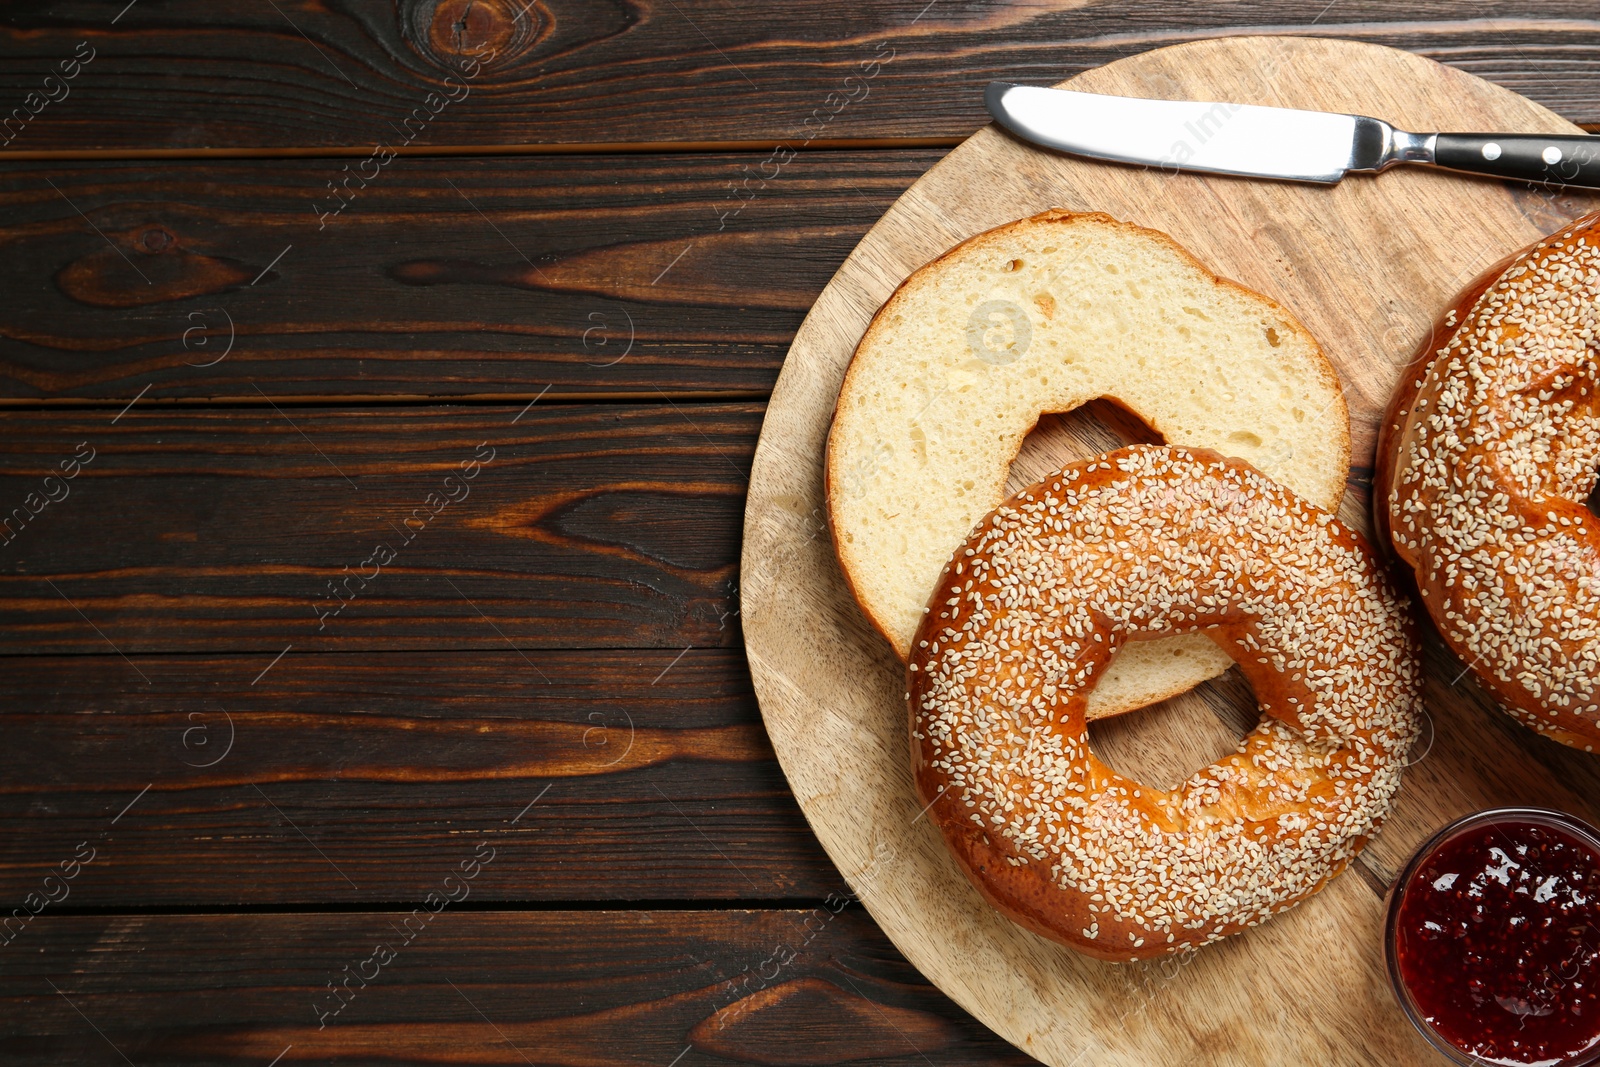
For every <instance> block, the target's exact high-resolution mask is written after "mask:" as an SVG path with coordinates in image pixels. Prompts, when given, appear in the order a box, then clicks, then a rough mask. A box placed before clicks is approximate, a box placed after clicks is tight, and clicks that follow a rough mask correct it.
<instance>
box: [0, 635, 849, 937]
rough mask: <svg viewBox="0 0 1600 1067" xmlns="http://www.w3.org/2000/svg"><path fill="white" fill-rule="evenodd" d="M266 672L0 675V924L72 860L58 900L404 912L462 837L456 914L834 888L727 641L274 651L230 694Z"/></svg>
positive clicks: (249, 661) (95, 667) (448, 862)
mask: <svg viewBox="0 0 1600 1067" xmlns="http://www.w3.org/2000/svg"><path fill="white" fill-rule="evenodd" d="M268 659H269V657H246V656H215V657H212V656H205V657H201V656H173V657H154V656H140V657H134V658H133V659H132V660H131V664H132V666H135V667H137V669H138V671H139V672H140V673H141V674H142V675H143V676H144V677H145V678H148V680H149V684H148V685H147V684H144V683H143V682H141V681H140V679H139V678H138V677H136V676H134V675H133V674H132V672H131V670H130V665H129V664H125V663H124V662H123V661H122V660H120V659H118V658H117V657H116V656H88V657H71V658H58V657H20V658H12V659H8V660H6V661H5V668H4V669H5V676H6V686H7V699H6V701H5V703H4V710H3V711H0V733H3V735H4V736H5V737H6V738H7V741H6V744H5V745H4V746H0V903H3V904H4V907H3V908H0V917H3V916H4V915H7V914H10V913H11V910H12V909H13V908H16V907H19V906H22V904H23V901H24V899H25V898H26V896H27V894H28V893H31V892H35V891H39V890H40V889H41V886H42V885H43V880H44V879H45V878H46V877H47V876H49V875H50V874H51V872H52V871H55V870H57V868H58V866H59V864H60V863H61V861H62V860H66V859H68V858H70V857H72V856H73V855H74V853H75V852H77V851H78V849H79V846H80V844H81V843H87V844H86V845H85V849H86V850H93V853H94V858H93V861H92V862H90V863H89V864H88V865H87V866H84V867H83V868H82V871H81V873H80V874H79V875H78V876H77V877H76V878H74V879H72V880H71V883H70V885H69V886H68V888H67V892H68V894H69V895H68V896H67V897H65V898H64V899H62V900H61V901H60V903H61V904H63V905H66V906H68V907H119V908H128V907H146V906H152V905H160V906H177V905H190V906H194V905H206V906H215V905H238V904H243V905H264V904H314V903H317V902H342V903H356V902H360V903H367V904H373V903H388V902H393V901H403V900H420V899H421V898H422V897H423V896H424V894H426V893H427V891H428V890H429V889H431V888H433V887H434V885H435V883H436V882H437V880H438V877H439V875H440V872H442V871H447V870H448V869H449V868H450V867H452V866H453V865H454V864H455V863H456V860H457V858H458V857H459V855H460V854H462V853H463V850H464V849H466V848H468V847H470V845H464V844H463V842H472V841H477V840H483V841H486V842H488V843H489V844H490V845H492V846H493V847H494V848H495V849H496V850H497V856H498V858H497V859H496V860H495V863H494V866H493V870H492V874H491V875H490V876H486V877H484V878H482V879H479V880H478V881H477V882H476V883H475V884H474V888H473V899H474V900H486V901H502V902H504V901H563V900H566V901H577V900H601V901H606V900H611V901H616V900H688V899H696V898H700V899H708V900H709V899H714V900H738V899H744V900H751V899H757V900H778V899H796V898H801V899H816V898H818V897H821V896H823V895H825V894H827V893H828V892H831V891H833V890H836V889H842V887H843V886H844V882H843V880H842V879H841V878H840V876H839V875H838V873H837V872H836V871H835V870H834V869H833V866H832V865H831V864H830V863H829V861H828V859H827V857H826V856H825V855H824V854H823V853H822V850H821V848H820V847H819V846H818V845H817V843H816V839H815V838H814V837H813V836H812V835H811V831H810V830H809V829H808V828H807V826H806V823H805V820H804V818H803V817H802V816H801V814H800V811H799V809H798V808H797V807H796V805H795V803H794V800H793V798H792V797H791V795H790V793H789V790H788V787H787V785H786V784H785V782H784V778H783V774H782V772H781V771H780V770H779V768H778V765H777V762H776V760H775V759H774V757H773V755H772V751H771V749H770V747H769V746H768V744H767V740H766V734H765V731H764V730H763V729H762V727H761V721H760V715H759V713H758V711H757V709H756V703H755V697H754V695H753V694H752V693H751V690H750V681H749V676H748V673H747V668H746V666H745V662H744V656H743V653H742V652H740V651H739V650H737V649H728V650H720V649H710V650H704V651H701V650H694V651H690V652H687V653H680V652H678V651H673V650H670V649H663V650H660V651H652V650H645V651H582V652H549V651H537V650H534V651H529V652H528V653H526V658H524V657H523V656H522V655H519V654H517V653H515V652H511V651H506V652H503V653H500V652H497V653H460V652H455V653H356V654H349V655H345V654H328V655H312V656H298V655H293V654H291V655H289V656H287V657H285V658H284V659H283V660H282V661H280V662H279V663H277V664H276V665H274V666H273V667H272V669H271V670H270V671H269V672H267V673H266V675H265V676H264V677H261V678H260V680H259V681H256V680H255V679H256V678H257V676H258V675H259V674H260V673H261V671H262V669H263V667H264V666H266V664H267V662H268ZM129 805H131V807H130V806H129ZM124 809H126V810H124ZM51 889H52V892H53V893H54V894H55V895H59V894H60V892H61V890H59V889H57V888H55V887H54V885H53V884H52V887H51ZM0 969H3V959H0Z"/></svg>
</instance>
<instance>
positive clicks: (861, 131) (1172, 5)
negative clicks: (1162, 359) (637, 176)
mask: <svg viewBox="0 0 1600 1067" xmlns="http://www.w3.org/2000/svg"><path fill="white" fill-rule="evenodd" d="M121 6H122V5H120V4H94V5H82V6H80V5H68V4H65V3H51V4H37V5H30V6H26V7H19V8H16V9H14V10H9V11H8V12H7V13H6V15H5V18H4V37H3V38H0V51H3V52H4V64H3V66H0V101H4V102H5V103H4V107H5V108H6V109H7V111H9V110H10V109H12V108H24V111H23V117H24V118H26V121H20V122H18V123H16V124H14V132H12V133H11V134H9V137H10V141H9V143H7V144H5V146H4V149H3V150H4V151H13V152H15V151H48V150H59V149H86V148H102V149H175V148H233V147H263V146H269V147H283V146H308V145H311V146H314V145H341V146H371V145H372V144H373V143H374V142H376V141H378V140H380V139H381V140H386V141H389V142H391V143H396V142H399V141H401V140H403V139H404V137H405V136H407V133H406V132H404V131H402V126H403V124H404V123H405V121H406V118H407V116H411V115H414V114H416V113H417V110H418V109H423V110H422V112H421V114H422V115H423V116H424V117H425V118H427V121H426V122H420V121H416V120H414V121H415V123H416V124H415V125H414V126H413V128H411V129H410V131H409V136H410V138H411V143H412V144H413V145H416V146H425V147H430V148H439V147H448V146H482V145H496V146H506V145H549V144H571V143H584V144H596V143H618V142H623V143H626V142H704V141H708V140H720V141H727V140H746V141H748V140H757V141H763V142H768V143H771V142H776V141H780V140H781V141H788V142H791V143H799V142H801V141H804V140H805V139H807V138H815V137H824V138H828V139H838V138H845V139H860V138H884V137H908V136H945V137H948V136H965V135H966V134H968V133H970V132H972V130H974V129H975V128H977V127H978V126H981V125H983V124H984V123H985V122H986V121H987V117H986V116H985V115H984V114H983V110H982V99H981V89H982V87H983V85H984V84H985V83H986V82H988V81H989V80H990V79H992V78H994V77H997V76H1002V77H1005V78H1008V79H1011V80H1017V81H1035V82H1047V83H1048V82H1053V81H1057V80H1060V79H1061V78H1064V77H1067V76H1069V75H1072V74H1076V73H1079V72H1081V71H1084V70H1088V69H1091V68H1093V67H1097V66H1099V65H1101V64H1103V63H1108V62H1111V61H1113V60H1116V59H1120V58H1123V57H1125V56H1128V55H1131V54H1133V53H1136V52H1139V51H1142V50H1144V49H1147V48H1153V47H1159V46H1162V45H1168V44H1176V43H1180V42H1183V41H1189V40H1196V39H1202V38H1207V37H1216V36H1227V35H1238V34H1248V33H1263V32H1267V33H1272V32H1288V33H1312V34H1321V35H1326V36H1335V37H1349V38H1358V39H1361V40H1365V41H1370V42H1374V43H1379V44H1387V45H1393V46H1397V47H1401V48H1407V49H1412V50H1415V51H1419V52H1421V53H1423V54H1424V55H1429V56H1432V57H1434V58H1437V59H1441V60H1444V61H1447V62H1450V63H1453V64H1455V65H1457V66H1460V67H1461V68H1463V69H1466V70H1469V71H1472V72H1473V73H1476V74H1479V75H1482V76H1484V77H1488V78H1490V79H1492V80H1495V81H1499V82H1501V83H1503V84H1505V85H1507V86H1509V87H1511V88H1513V89H1516V90H1519V91H1522V92H1525V93H1527V94H1528V95H1530V96H1531V97H1533V98H1534V99H1536V100H1538V101H1539V102H1541V103H1543V104H1545V105H1547V106H1549V107H1552V108H1555V109H1556V110H1558V111H1560V112H1562V113H1564V114H1566V115H1567V116H1568V117H1569V118H1571V119H1573V120H1575V121H1578V122H1600V90H1597V89H1596V88H1595V86H1596V84H1597V78H1596V74H1597V72H1600V23H1597V22H1596V21H1595V18H1594V11H1593V8H1592V6H1590V5H1588V4H1586V3H1584V2H1582V0H1536V2H1533V3H1511V2H1510V0H1492V2H1488V3H1479V4H1474V5H1472V6H1471V7H1470V8H1463V7H1462V6H1461V5H1459V4H1455V3H1446V2H1442V0H1406V2H1395V0H1340V2H1339V3H1338V4H1337V5H1332V6H1329V7H1328V8H1327V9H1326V10H1323V5H1321V4H1306V3H1301V2H1299V0H1244V2H1239V3H1230V4H1204V3H1193V2H1189V0H1156V2H1153V3H1146V4H1140V5H1138V6H1137V7H1136V8H1130V7H1129V6H1128V5H1127V4H1125V3H1120V2H1118V0H1077V2H1071V0H1058V2H1050V3H1043V4H1040V3H1034V2H1032V0H997V2H994V3H982V4H964V3H956V2H953V0H943V2H939V3H936V4H934V5H932V6H931V7H930V6H929V5H928V3H927V0H868V2H855V0H824V2H809V3H808V2H802V0H783V2H781V3H773V4H763V5H762V7H761V8H760V9H759V11H760V14H759V17H753V13H752V9H751V8H750V7H749V6H748V5H746V4H742V3H734V2H728V0H539V2H536V3H533V4H524V3H521V2H518V0H474V2H472V3H467V2H466V0H400V2H397V3H394V4H382V5H371V4H365V3H360V2H359V0H333V2H324V3H310V2H308V0H293V2H280V3H278V5H277V8H276V9H275V8H274V7H273V5H270V4H258V3H253V2H249V0H183V2H178V3H163V4H151V3H141V4H138V5H137V6H135V7H134V8H133V9H132V10H130V11H127V12H126V13H124V14H122V16H121V17H120V18H118V19H116V21H115V22H114V23H113V19H114V18H115V17H116V16H117V14H118V11H119V10H120V8H121ZM79 42H86V43H87V45H88V46H89V47H92V48H93V49H95V57H94V59H93V60H92V61H91V62H90V63H89V65H88V66H86V67H84V68H82V70H81V72H80V73H79V74H78V76H77V77H76V78H75V79H73V80H72V82H70V95H67V96H65V98H63V99H61V100H59V102H56V103H50V104H48V105H46V106H44V107H42V108H40V109H39V110H38V113H37V114H36V115H31V116H30V112H29V111H28V110H27V109H26V108H25V103H26V101H27V100H28V95H27V94H28V93H30V92H35V91H39V90H41V89H42V88H43V79H44V77H45V76H46V75H48V74H49V73H50V72H51V71H52V70H54V69H55V68H56V66H57V64H58V62H59V61H60V60H62V59H65V58H68V57H70V56H72V55H73V53H74V51H75V49H76V47H77V46H78V43H79ZM477 53H481V54H483V55H485V56H490V55H492V57H493V58H492V59H489V60H488V61H487V62H486V63H485V64H484V66H483V68H482V70H481V71H479V72H478V73H477V75H476V77H474V78H472V79H470V80H466V81H462V80H460V78H459V74H458V75H457V77H458V80H457V82H456V83H455V84H454V85H452V84H450V83H447V82H446V81H445V80H444V79H445V78H446V77H447V76H448V75H450V74H451V73H452V72H458V71H459V65H460V63H461V61H462V60H463V59H465V58H467V57H469V56H472V55H473V54H477ZM868 75H870V76H868ZM851 76H855V77H856V78H857V79H858V80H856V81H854V82H846V78H849V77H851ZM863 76H868V77H866V79H865V80H862V79H863ZM54 92H55V94H56V95H58V96H59V95H60V94H61V90H60V89H55V90H54ZM430 93H432V94H441V95H436V96H435V98H434V99H435V100H439V99H441V98H442V94H446V93H448V94H453V95H455V96H457V97H459V98H460V99H458V100H457V101H456V102H448V103H445V104H443V105H439V104H434V105H433V106H431V107H430V106H429V105H428V104H427V101H428V97H429V94H430ZM463 94H465V95H463ZM433 111H437V113H436V114H431V112H433ZM0 114H4V112H0Z"/></svg>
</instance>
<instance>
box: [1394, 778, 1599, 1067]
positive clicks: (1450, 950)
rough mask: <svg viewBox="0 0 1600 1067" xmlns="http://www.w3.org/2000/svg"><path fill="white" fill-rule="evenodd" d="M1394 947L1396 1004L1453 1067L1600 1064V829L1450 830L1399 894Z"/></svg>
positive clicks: (1553, 819)
mask: <svg viewBox="0 0 1600 1067" xmlns="http://www.w3.org/2000/svg"><path fill="white" fill-rule="evenodd" d="M1385 941H1386V949H1387V951H1386V955H1387V957H1388V965H1389V980H1390V982H1391V984H1392V985H1393V986H1394V994H1395V997H1396V999H1398V1000H1399V1002H1400V1006H1401V1007H1402V1008H1403V1009H1404V1010H1405V1013H1406V1015H1407V1016H1408V1017H1410V1019H1411V1021H1412V1023H1414V1024H1415V1025H1416V1027H1417V1029H1418V1030H1419V1031H1421V1033H1422V1035H1423V1037H1425V1038H1427V1039H1428V1041H1429V1042H1430V1043H1431V1044H1432V1045H1433V1046H1434V1047H1435V1048H1436V1049H1438V1050H1439V1051H1440V1052H1442V1053H1443V1054H1444V1055H1445V1056H1446V1057H1447V1058H1449V1059H1450V1060H1452V1061H1454V1062H1455V1063H1459V1064H1467V1065H1469V1067H1476V1065H1488V1064H1494V1065H1497V1067H1499V1065H1508V1064H1517V1065H1524V1064H1538V1065H1540V1067H1584V1065H1591V1064H1600V832H1597V831H1596V830H1595V829H1594V827H1592V826H1589V825H1588V824H1587V823H1585V822H1583V821H1582V820H1580V819H1576V818H1574V817H1573V816H1571V815H1566V814H1563V813H1561V812H1557V811H1545V810H1543V809H1539V808H1497V809H1494V810H1492V811H1481V812H1478V813H1477V814H1476V815H1469V816H1467V817H1466V818H1464V819H1459V820H1457V821H1456V822H1453V823H1451V824H1450V825H1448V826H1446V827H1445V828H1444V829H1443V830H1440V831H1439V832H1438V833H1437V834H1435V835H1434V837H1433V839H1432V840H1430V841H1429V842H1428V843H1427V844H1425V845H1423V846H1422V848H1420V849H1419V850H1418V851H1417V854H1416V855H1415V856H1414V857H1412V859H1411V862H1410V863H1409V864H1407V865H1406V869H1405V870H1404V872H1402V873H1401V875H1400V878H1399V880H1398V881H1396V882H1395V885H1394V888H1393V889H1392V890H1391V891H1390V896H1389V916H1388V923H1387V928H1386V930H1385Z"/></svg>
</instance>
